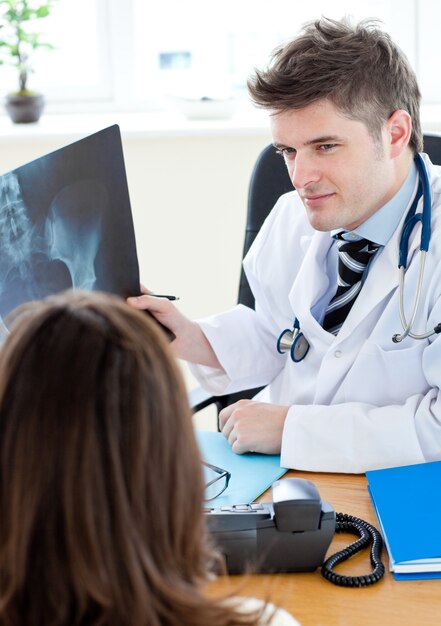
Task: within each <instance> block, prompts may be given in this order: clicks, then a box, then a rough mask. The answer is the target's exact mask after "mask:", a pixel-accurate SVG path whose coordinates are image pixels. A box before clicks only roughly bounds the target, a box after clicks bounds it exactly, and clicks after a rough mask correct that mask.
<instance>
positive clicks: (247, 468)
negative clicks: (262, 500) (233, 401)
mask: <svg viewBox="0 0 441 626" xmlns="http://www.w3.org/2000/svg"><path fill="white" fill-rule="evenodd" d="M196 439H197V442H198V444H199V449H200V451H201V455H202V458H203V460H204V461H207V462H208V463H211V464H212V465H217V466H219V467H221V468H222V469H226V470H228V471H229V472H231V479H230V484H229V485H228V488H227V489H226V491H224V493H223V494H222V495H220V496H218V497H217V498H215V499H214V500H210V502H209V506H210V507H211V506H212V507H216V508H217V507H220V506H228V505H231V504H242V503H248V502H253V501H254V500H255V499H256V498H258V497H259V496H260V495H261V494H262V493H263V492H264V491H266V490H267V489H268V488H269V487H271V485H272V484H273V482H274V481H276V480H277V479H278V478H280V477H281V476H283V474H285V473H286V472H287V471H288V470H287V469H286V468H284V467H280V456H279V455H266V454H254V453H248V454H235V453H234V452H233V451H232V450H231V446H230V444H229V443H228V441H227V440H226V439H225V437H224V436H223V434H222V433H218V432H211V431H205V430H196Z"/></svg>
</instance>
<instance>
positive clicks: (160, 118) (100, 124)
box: [0, 110, 270, 143]
mask: <svg viewBox="0 0 441 626" xmlns="http://www.w3.org/2000/svg"><path fill="white" fill-rule="evenodd" d="M113 124H118V125H119V126H120V128H121V134H122V136H123V138H124V139H146V138H147V139H148V138H152V139H157V138H161V137H164V138H167V137H188V136H198V135H200V136H207V135H262V136H266V137H268V140H269V137H270V132H269V123H268V114H267V113H265V112H263V111H257V110H250V111H244V112H238V113H237V114H236V115H234V116H233V117H231V119H226V120H187V119H186V118H185V117H184V116H183V115H181V114H179V113H170V112H138V111H135V112H117V111H115V112H111V113H109V112H105V113H76V114H75V113H74V114H52V113H44V114H43V116H42V117H41V119H40V121H39V122H37V123H35V124H13V123H12V122H11V121H10V120H9V118H8V117H7V116H6V115H3V116H0V143H6V142H10V141H14V142H20V141H32V140H34V139H35V140H37V141H45V140H49V141H50V140H53V139H54V138H56V139H57V140H58V139H62V140H63V141H73V140H76V139H78V138H80V137H82V136H86V135H89V134H92V133H94V132H97V131H98V130H101V129H102V128H106V127H107V126H112V125H113Z"/></svg>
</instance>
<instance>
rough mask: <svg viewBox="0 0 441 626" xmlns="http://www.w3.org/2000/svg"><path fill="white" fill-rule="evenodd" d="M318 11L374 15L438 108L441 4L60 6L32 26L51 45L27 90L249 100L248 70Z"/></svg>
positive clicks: (76, 97) (54, 98)
mask: <svg viewBox="0 0 441 626" xmlns="http://www.w3.org/2000/svg"><path fill="white" fill-rule="evenodd" d="M36 1H37V0H36ZM322 14H324V15H327V16H329V17H333V18H337V19H338V18H340V17H342V16H343V15H350V16H352V17H353V18H354V19H356V20H358V19H361V18H365V17H372V16H375V17H377V18H379V19H380V20H381V21H382V22H383V24H384V28H385V30H387V31H388V32H389V33H390V34H391V36H392V37H393V39H394V40H395V41H396V42H397V43H398V44H399V45H400V46H401V47H402V49H403V50H404V51H405V53H406V54H407V56H408V58H409V60H410V62H411V63H412V65H413V67H414V68H415V70H416V72H417V75H418V77H419V81H420V85H421V88H422V92H423V97H424V100H425V102H426V103H439V104H441V75H440V74H439V72H436V71H434V69H436V65H435V63H436V59H438V58H441V38H440V37H439V32H440V27H441V0H426V1H425V2H417V0H360V1H358V2H354V1H353V0H352V1H346V0H333V2H332V3H330V2H329V0H308V2H301V1H300V0H274V2H268V0H223V2H217V1H216V2H215V1H213V0H161V2H158V1H153V0H57V2H56V4H55V5H54V8H53V11H52V13H51V15H50V17H48V18H46V19H44V20H42V21H41V22H40V24H38V27H39V29H40V30H41V31H45V32H46V33H47V40H48V41H49V42H51V43H52V44H53V45H54V46H55V47H56V49H55V50H54V51H45V50H39V51H37V53H36V54H35V63H34V67H35V73H34V75H33V76H32V77H31V81H30V87H31V88H34V89H38V90H40V91H42V92H44V93H45V94H46V95H47V98H48V101H49V103H50V104H52V105H53V106H54V105H56V106H58V107H64V110H68V109H71V110H72V109H73V108H75V107H79V106H83V107H86V108H91V107H93V106H95V107H100V109H103V108H104V109H105V108H118V109H131V108H139V109H151V108H158V107H161V106H163V104H164V98H165V96H167V95H182V96H196V97H203V96H208V97H210V96H211V97H213V96H219V95H226V94H231V93H239V94H244V95H245V93H246V90H245V83H246V78H247V76H248V75H249V74H250V72H252V70H253V68H254V67H256V66H260V67H262V66H265V65H266V63H267V61H268V58H269V55H270V53H271V51H272V50H273V49H274V48H275V47H276V46H277V45H278V44H280V43H282V42H283V41H285V40H286V39H288V38H290V37H292V36H293V35H294V34H295V33H296V32H297V31H298V30H299V28H300V27H301V25H302V24H303V23H304V22H306V21H308V20H311V19H315V18H317V17H318V16H320V15H322ZM0 73H1V74H2V81H1V85H3V86H5V88H4V89H3V93H5V92H6V91H7V90H9V91H10V90H12V89H14V86H15V82H16V76H15V72H14V70H13V69H12V68H9V67H7V66H5V65H4V66H2V67H0Z"/></svg>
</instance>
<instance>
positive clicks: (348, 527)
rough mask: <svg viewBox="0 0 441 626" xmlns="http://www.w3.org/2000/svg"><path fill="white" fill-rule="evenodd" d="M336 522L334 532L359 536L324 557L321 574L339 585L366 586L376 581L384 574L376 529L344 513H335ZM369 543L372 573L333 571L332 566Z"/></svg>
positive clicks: (380, 538) (380, 545) (380, 540)
mask: <svg viewBox="0 0 441 626" xmlns="http://www.w3.org/2000/svg"><path fill="white" fill-rule="evenodd" d="M336 522H337V523H336V526H335V532H336V533H353V534H355V535H359V537H360V538H359V539H358V540H357V541H354V543H351V544H350V545H349V546H348V547H347V548H344V549H343V550H340V551H339V552H336V553H335V554H333V555H332V556H330V557H329V558H328V559H326V561H325V562H324V563H323V565H322V569H321V573H322V576H323V577H324V578H326V579H327V580H329V581H330V582H331V583H333V584H334V585H340V586H341V587H366V586H367V585H373V584H374V583H376V582H378V581H379V580H380V578H382V577H383V574H384V565H383V563H382V561H381V550H382V548H383V539H382V537H381V535H380V533H379V532H378V530H377V529H376V528H375V527H374V526H371V524H368V522H365V521H364V520H362V519H359V518H358V517H353V516H352V515H347V514H346V513H337V515H336ZM369 544H371V550H370V557H371V563H372V565H373V570H372V573H370V574H366V575H364V576H343V575H341V574H337V573H336V572H335V571H334V569H333V568H334V567H335V566H336V565H338V564H339V563H342V562H343V561H347V559H349V558H350V557H351V556H353V555H354V554H356V553H357V552H360V550H363V549H364V548H365V547H367V546H368V545H369Z"/></svg>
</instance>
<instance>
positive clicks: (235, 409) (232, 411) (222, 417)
mask: <svg viewBox="0 0 441 626" xmlns="http://www.w3.org/2000/svg"><path fill="white" fill-rule="evenodd" d="M251 404H255V402H254V401H253V400H239V401H238V402H235V403H234V404H230V405H229V406H227V407H225V409H222V411H221V412H220V413H219V428H220V430H221V431H222V432H223V433H224V435H225V436H226V437H227V439H228V435H229V433H230V431H231V429H232V428H233V425H234V422H235V420H236V419H237V418H240V417H243V416H247V415H249V411H247V408H248V407H249V406H250V405H251ZM224 429H225V430H224Z"/></svg>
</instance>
